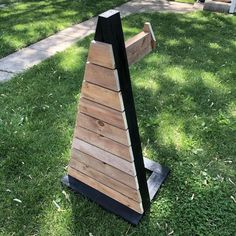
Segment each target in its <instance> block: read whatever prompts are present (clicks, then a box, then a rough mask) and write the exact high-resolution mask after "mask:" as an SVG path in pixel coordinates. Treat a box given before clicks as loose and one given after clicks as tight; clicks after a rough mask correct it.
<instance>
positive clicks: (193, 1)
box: [169, 0, 196, 3]
mask: <svg viewBox="0 0 236 236" xmlns="http://www.w3.org/2000/svg"><path fill="white" fill-rule="evenodd" d="M169 1H173V2H182V3H195V2H196V0H169Z"/></svg>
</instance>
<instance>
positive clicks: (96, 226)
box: [0, 13, 236, 235]
mask: <svg viewBox="0 0 236 236" xmlns="http://www.w3.org/2000/svg"><path fill="white" fill-rule="evenodd" d="M196 14H197V16H196V15H195V14H188V15H174V14H142V15H135V16H131V17H128V18H127V19H126V20H125V21H124V26H125V29H129V32H127V31H126V32H127V35H131V34H133V33H134V32H136V31H137V29H140V28H141V27H142V26H143V22H145V21H150V22H152V24H153V28H154V31H155V33H156V36H157V39H158V47H157V50H156V51H155V52H153V53H152V54H150V55H149V56H147V57H146V58H144V59H143V60H142V61H140V62H139V63H138V64H135V65H134V66H133V67H132V68H131V76H132V83H133V90H134V96H135V103H136V109H137V115H138V121H139V127H140V134H141V139H142V144H143V151H144V155H145V156H148V157H149V158H151V159H154V160H156V161H158V162H160V163H161V164H164V165H166V166H168V167H170V168H171V171H172V172H171V175H170V176H169V178H168V180H167V182H166V183H165V185H164V187H163V188H161V190H160V192H159V194H158V196H157V198H155V199H154V201H153V203H152V206H151V209H150V210H149V211H148V212H147V213H146V215H145V216H144V218H143V220H142V221H141V223H140V224H139V225H138V226H137V227H132V226H130V225H129V224H128V223H127V222H125V221H123V220H122V219H120V218H118V217H116V216H114V215H113V214H110V213H107V212H106V211H104V210H103V209H101V208H100V207H99V206H97V205H96V204H94V203H92V202H90V201H88V200H87V199H85V198H83V197H81V196H80V195H79V196H77V195H74V194H73V193H70V191H66V193H67V194H69V196H70V201H69V202H68V201H67V200H66V198H65V196H64V195H63V193H62V188H61V186H60V178H61V177H62V176H63V174H64V167H65V166H66V165H67V163H68V159H69V152H70V142H71V137H72V133H73V128H74V120H75V114H76V107H77V101H78V94H79V91H80V86H81V82H82V78H83V72H84V65H85V61H86V54H87V49H88V46H89V42H90V40H91V39H92V37H89V38H86V39H85V40H83V41H82V42H79V43H78V45H77V47H76V46H75V47H73V48H71V49H68V50H67V51H66V52H64V53H60V54H58V55H56V56H55V57H53V58H52V59H49V60H47V61H45V62H44V63H42V64H40V65H38V66H36V67H34V68H33V69H31V70H29V71H28V72H26V73H24V74H22V75H20V76H18V78H16V79H14V80H12V81H10V82H8V83H6V84H4V85H1V87H0V94H1V99H0V102H1V107H2V108H3V109H2V111H1V120H0V122H1V134H3V136H2V139H1V141H0V149H1V164H0V165H1V172H0V174H1V179H2V180H3V181H2V182H1V183H0V184H1V189H3V194H2V195H0V200H1V201H0V202H2V203H3V206H4V207H3V211H1V212H0V214H1V217H0V219H1V221H0V229H1V231H0V232H1V233H2V232H3V234H4V233H5V234H11V233H13V232H16V234H18V235H30V234H41V235H88V234H89V233H92V234H93V235H166V234H168V233H171V232H172V231H173V233H171V234H176V235H198V234H204V235H210V234H212V235H218V234H219V233H220V234H221V235H232V234H233V233H234V229H235V221H234V212H235V205H234V203H233V201H232V199H230V196H231V195H232V196H233V195H234V194H235V193H234V192H233V191H234V189H233V188H232V186H233V185H232V184H231V183H230V182H229V181H228V180H229V178H230V179H231V180H232V181H233V182H236V180H235V163H234V162H233V163H231V164H230V162H228V161H230V160H233V159H232V158H233V157H234V156H235V147H234V144H235V137H236V136H235V103H236V98H235V85H236V84H235V80H234V79H233V78H234V75H235V72H234V71H233V68H234V65H235V58H234V57H233V54H232V50H235V44H234V43H233V40H232V38H231V37H232V32H231V31H230V30H232V29H233V26H234V25H235V23H233V22H234V21H233V20H232V18H227V17H222V16H221V15H214V14H205V13H196ZM220 26H221V27H220ZM217 27H218V29H219V27H220V29H221V30H216V29H215V28H217ZM130 29H131V30H130ZM209 32H210V33H209ZM222 35H224V37H223V40H222ZM213 40H214V41H213ZM214 47H215V48H214ZM222 65H224V66H222ZM222 178H223V179H222ZM7 190H10V191H11V192H10V191H7ZM14 198H18V199H20V200H21V201H22V203H18V202H15V201H13V199H14ZM53 200H54V201H55V202H56V203H57V204H58V205H59V206H60V208H61V210H59V211H58V210H57V206H56V205H55V203H53Z"/></svg>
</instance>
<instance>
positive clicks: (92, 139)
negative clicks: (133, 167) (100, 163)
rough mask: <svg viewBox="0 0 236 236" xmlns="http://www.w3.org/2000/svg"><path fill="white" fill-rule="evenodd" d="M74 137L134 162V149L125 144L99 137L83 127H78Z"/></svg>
mask: <svg viewBox="0 0 236 236" xmlns="http://www.w3.org/2000/svg"><path fill="white" fill-rule="evenodd" d="M74 135H75V137H76V138H79V139H81V140H84V141H85V142H87V143H90V144H93V145H95V146H97V147H99V148H101V149H103V150H105V151H107V152H110V153H112V154H114V155H116V156H119V157H120V158H123V159H125V160H127V161H130V162H132V161H133V160H134V157H133V153H132V149H131V147H130V146H125V145H123V144H120V143H117V142H115V141H113V140H111V139H109V138H106V137H104V136H102V135H99V134H96V133H94V132H92V131H90V130H87V129H84V128H83V127H81V126H77V127H76V128H75V133H74Z"/></svg>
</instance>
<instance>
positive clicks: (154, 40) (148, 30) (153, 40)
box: [143, 22, 156, 49]
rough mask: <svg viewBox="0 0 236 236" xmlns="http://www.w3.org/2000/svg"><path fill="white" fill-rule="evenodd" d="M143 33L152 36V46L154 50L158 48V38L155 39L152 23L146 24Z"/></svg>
mask: <svg viewBox="0 0 236 236" xmlns="http://www.w3.org/2000/svg"><path fill="white" fill-rule="evenodd" d="M143 31H144V32H146V33H150V34H151V45H152V49H154V48H155V47H156V37H155V35H154V32H153V30H152V25H151V23H149V22H146V23H144V26H143Z"/></svg>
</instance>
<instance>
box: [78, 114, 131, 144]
mask: <svg viewBox="0 0 236 236" xmlns="http://www.w3.org/2000/svg"><path fill="white" fill-rule="evenodd" d="M77 126H81V127H84V128H86V129H88V130H91V131H93V132H95V133H97V134H100V135H102V136H105V137H107V138H110V139H112V140H114V141H116V142H118V143H122V144H124V145H126V146H130V137H129V131H128V130H124V129H120V128H117V127H115V126H113V125H110V124H108V123H106V122H103V121H101V120H99V119H96V118H93V117H91V116H88V115H85V114H83V113H79V114H78V116H77Z"/></svg>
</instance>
